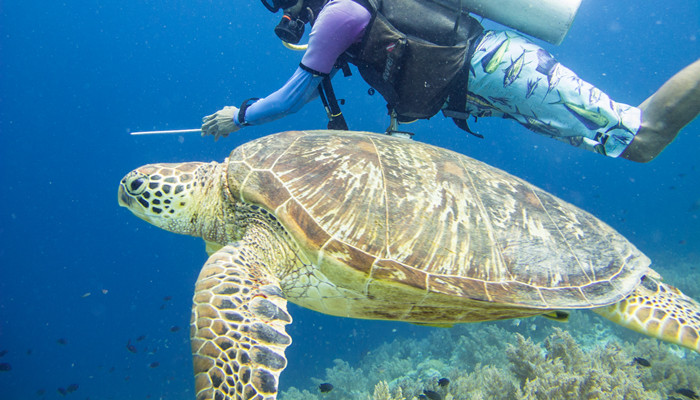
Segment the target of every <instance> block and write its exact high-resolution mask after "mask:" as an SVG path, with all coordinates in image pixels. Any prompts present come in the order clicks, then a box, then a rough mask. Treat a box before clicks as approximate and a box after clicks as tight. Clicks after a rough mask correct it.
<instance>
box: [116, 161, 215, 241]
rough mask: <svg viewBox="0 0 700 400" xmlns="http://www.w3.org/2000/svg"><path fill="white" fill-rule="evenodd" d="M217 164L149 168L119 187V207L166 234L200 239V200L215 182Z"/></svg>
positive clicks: (123, 182) (201, 218)
mask: <svg viewBox="0 0 700 400" xmlns="http://www.w3.org/2000/svg"><path fill="white" fill-rule="evenodd" d="M218 165H219V164H217V163H202V162H188V163H179V164H149V165H145V166H143V167H140V168H137V169H135V170H133V171H131V172H129V173H128V174H127V175H126V176H125V177H124V178H122V180H121V182H120V183H119V196H118V198H119V205H120V206H122V207H126V208H128V209H129V210H130V211H131V212H132V213H134V215H136V216H137V217H139V218H141V219H143V220H145V221H147V222H150V223H151V224H153V225H155V226H158V227H160V228H163V229H165V230H168V231H171V232H175V233H181V234H186V235H194V236H201V235H200V232H201V227H200V226H199V225H201V223H202V221H204V220H207V218H206V217H205V216H203V214H206V210H203V204H204V203H206V201H204V200H203V198H204V197H205V195H206V194H207V191H208V190H209V189H210V188H211V186H212V181H218V180H219V179H215V177H214V175H215V173H214V171H215V170H216V169H217V166H218Z"/></svg>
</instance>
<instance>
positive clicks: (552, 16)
mask: <svg viewBox="0 0 700 400" xmlns="http://www.w3.org/2000/svg"><path fill="white" fill-rule="evenodd" d="M416 1H429V2H433V3H437V4H440V5H442V6H443V7H446V8H449V9H452V10H455V11H456V10H460V9H463V10H468V11H469V12H471V13H474V14H476V15H479V16H482V17H484V18H487V19H490V20H492V21H494V22H498V23H499V24H501V25H505V26H508V27H510V28H513V29H516V30H518V31H520V32H522V33H524V34H527V35H530V36H532V37H536V38H538V39H542V40H544V41H546V42H549V43H552V44H555V45H558V44H560V43H561V42H562V41H563V40H564V37H565V36H566V33H567V32H569V28H571V24H572V23H573V22H574V17H576V13H577V12H578V8H579V6H580V5H581V0H498V1H494V0H416ZM460 3H461V4H460Z"/></svg>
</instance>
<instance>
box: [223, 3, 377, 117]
mask: <svg viewBox="0 0 700 400" xmlns="http://www.w3.org/2000/svg"><path fill="white" fill-rule="evenodd" d="M370 19H371V14H370V13H369V11H367V10H366V9H365V8H364V7H362V6H361V5H359V4H358V3H356V2H354V1H352V0H339V1H335V2H333V3H329V4H328V5H326V6H325V7H324V8H323V10H321V12H320V13H319V15H318V19H317V20H316V23H315V24H314V26H313V29H312V30H311V33H310V34H309V47H308V49H307V50H306V53H304V57H303V58H302V60H301V64H302V65H303V68H301V67H300V68H297V70H296V72H294V75H293V76H292V78H291V79H290V80H289V81H287V83H286V84H285V85H284V86H283V87H282V88H281V89H280V90H278V91H276V92H275V93H273V94H271V95H269V96H268V97H266V98H264V99H262V100H258V101H257V102H255V103H254V104H252V105H250V106H249V107H248V109H247V110H246V112H245V118H244V119H245V124H246V125H259V124H264V123H266V122H271V121H274V120H276V119H279V118H282V117H284V116H286V115H289V114H293V113H295V112H297V111H299V109H301V107H302V106H304V104H306V103H308V102H309V101H311V100H312V99H314V98H315V97H316V95H317V94H318V92H317V90H316V89H317V87H318V85H319V84H320V83H321V80H322V79H323V75H322V74H329V73H331V72H332V69H333V65H334V64H335V61H336V60H337V59H338V57H339V56H340V55H341V54H343V52H345V50H347V49H348V47H350V45H352V44H353V43H355V42H357V41H359V40H360V39H361V38H362V36H363V34H364V29H365V27H366V26H367V24H368V23H369V21H370ZM309 71H317V72H318V74H314V73H311V72H309ZM234 121H235V123H236V125H237V126H238V127H241V126H242V124H241V122H240V121H238V117H237V116H236V118H235V119H234Z"/></svg>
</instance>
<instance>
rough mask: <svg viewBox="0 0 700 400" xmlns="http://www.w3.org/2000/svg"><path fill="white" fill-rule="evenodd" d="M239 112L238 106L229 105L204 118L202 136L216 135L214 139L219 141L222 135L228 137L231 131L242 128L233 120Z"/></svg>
mask: <svg viewBox="0 0 700 400" xmlns="http://www.w3.org/2000/svg"><path fill="white" fill-rule="evenodd" d="M237 114H238V108H237V107H233V106H227V107H224V108H223V109H221V110H219V111H217V112H215V113H214V114H212V115H207V116H206V117H204V118H202V137H204V136H208V135H211V136H214V141H217V140H219V138H220V137H222V136H223V137H226V136H228V135H229V133H233V132H236V131H237V130H239V129H241V128H239V127H238V126H237V125H236V123H235V122H233V117H235V116H236V115H237Z"/></svg>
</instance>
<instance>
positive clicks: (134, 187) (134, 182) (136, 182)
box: [125, 176, 146, 196]
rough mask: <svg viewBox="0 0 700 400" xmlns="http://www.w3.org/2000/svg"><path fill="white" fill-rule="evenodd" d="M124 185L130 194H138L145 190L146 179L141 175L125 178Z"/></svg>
mask: <svg viewBox="0 0 700 400" xmlns="http://www.w3.org/2000/svg"><path fill="white" fill-rule="evenodd" d="M125 187H126V190H127V192H129V194H130V195H132V196H138V195H140V194H141V193H143V192H144V191H146V179H144V178H143V177H142V176H138V177H134V178H132V179H127V182H126V185H125Z"/></svg>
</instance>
